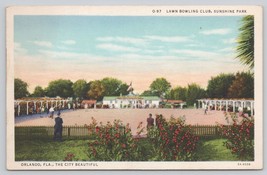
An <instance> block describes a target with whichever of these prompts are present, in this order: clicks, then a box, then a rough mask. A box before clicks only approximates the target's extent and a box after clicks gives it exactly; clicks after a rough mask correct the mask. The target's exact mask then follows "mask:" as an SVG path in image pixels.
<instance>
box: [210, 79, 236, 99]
mask: <svg viewBox="0 0 267 175" xmlns="http://www.w3.org/2000/svg"><path fill="white" fill-rule="evenodd" d="M234 79H235V76H234V74H220V75H218V76H216V77H212V78H211V79H210V80H209V82H208V87H207V94H208V97H209V98H227V93H228V89H229V87H230V86H231V84H232V82H233V81H234Z"/></svg>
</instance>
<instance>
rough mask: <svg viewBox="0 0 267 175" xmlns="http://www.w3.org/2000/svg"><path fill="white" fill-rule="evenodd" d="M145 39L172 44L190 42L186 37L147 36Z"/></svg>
mask: <svg viewBox="0 0 267 175" xmlns="http://www.w3.org/2000/svg"><path fill="white" fill-rule="evenodd" d="M145 38H146V39H149V40H156V41H161V42H172V43H176V42H177V43H179V42H188V41H191V39H190V37H187V36H158V35H149V36H145Z"/></svg>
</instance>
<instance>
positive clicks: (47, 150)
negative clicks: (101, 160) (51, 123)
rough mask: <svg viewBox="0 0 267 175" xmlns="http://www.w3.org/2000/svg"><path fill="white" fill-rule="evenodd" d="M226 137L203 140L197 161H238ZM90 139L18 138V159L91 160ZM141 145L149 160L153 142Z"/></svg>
mask: <svg viewBox="0 0 267 175" xmlns="http://www.w3.org/2000/svg"><path fill="white" fill-rule="evenodd" d="M224 141H225V139H212V140H208V139H205V140H202V141H201V146H200V147H199V149H198V151H197V161H236V160H238V159H237V157H236V156H234V155H232V154H231V152H230V150H228V149H226V147H225V146H223V142H224ZM88 143H89V141H88V140H66V141H63V142H53V141H45V140H43V141H40V140H39V141H36V140H35V141H22V140H17V141H16V145H15V160H16V161H63V160H64V159H65V157H66V156H67V154H68V153H73V154H74V155H75V157H74V160H77V161H87V160H90V159H89V157H88V155H87V151H88ZM140 145H141V146H142V150H143V154H142V155H143V157H142V160H149V158H150V156H151V154H153V151H152V150H151V143H149V141H148V140H146V139H144V140H143V141H142V142H141V143H140Z"/></svg>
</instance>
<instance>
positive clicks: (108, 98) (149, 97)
mask: <svg viewBox="0 0 267 175" xmlns="http://www.w3.org/2000/svg"><path fill="white" fill-rule="evenodd" d="M116 99H135V100H160V98H159V97H157V96H127V95H126V96H105V97H104V98H103V101H110V100H116Z"/></svg>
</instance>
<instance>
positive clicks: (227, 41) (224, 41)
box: [222, 38, 236, 44]
mask: <svg viewBox="0 0 267 175" xmlns="http://www.w3.org/2000/svg"><path fill="white" fill-rule="evenodd" d="M222 41H223V43H224V44H233V43H236V38H229V39H223V40H222Z"/></svg>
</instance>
